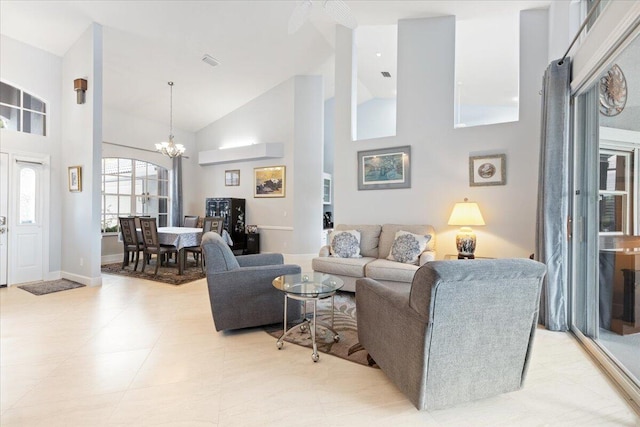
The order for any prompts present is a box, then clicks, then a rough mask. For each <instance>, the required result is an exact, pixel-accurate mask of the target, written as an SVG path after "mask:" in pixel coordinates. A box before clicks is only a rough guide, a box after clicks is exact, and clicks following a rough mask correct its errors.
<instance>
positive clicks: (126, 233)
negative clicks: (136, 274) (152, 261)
mask: <svg viewBox="0 0 640 427" xmlns="http://www.w3.org/2000/svg"><path fill="white" fill-rule="evenodd" d="M118 219H119V220H120V232H121V233H122V244H123V246H124V258H123V259H122V268H123V269H124V268H125V267H126V266H127V265H128V264H129V262H130V259H131V255H132V254H133V255H135V262H136V263H135V265H134V266H133V269H134V270H136V269H137V268H138V260H139V259H140V252H142V251H143V249H144V245H143V243H142V242H138V233H137V231H136V222H135V218H133V217H120V218H118ZM143 263H144V261H143Z"/></svg>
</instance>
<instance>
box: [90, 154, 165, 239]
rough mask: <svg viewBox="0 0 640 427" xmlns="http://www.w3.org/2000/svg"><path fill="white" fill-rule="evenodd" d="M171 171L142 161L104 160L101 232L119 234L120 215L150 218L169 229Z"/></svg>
mask: <svg viewBox="0 0 640 427" xmlns="http://www.w3.org/2000/svg"><path fill="white" fill-rule="evenodd" d="M168 206H169V171H168V170H167V169H165V168H163V167H161V166H158V165H154V164H153V163H147V162H144V161H142V160H135V159H121V158H103V159H102V226H101V227H102V232H103V233H111V232H117V231H118V228H119V226H120V224H119V222H118V217H121V216H151V217H155V218H157V219H158V226H159V227H166V226H167V225H168V223H169V220H168V216H169V214H168Z"/></svg>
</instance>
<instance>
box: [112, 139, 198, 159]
mask: <svg viewBox="0 0 640 427" xmlns="http://www.w3.org/2000/svg"><path fill="white" fill-rule="evenodd" d="M102 143H103V144H107V145H115V146H116V147H122V148H129V149H131V150H140V151H146V152H147V153H154V154H160V155H161V156H162V155H163V154H162V153H160V152H158V151H156V150H149V149H148V148H139V147H132V146H130V145H124V144H116V143H115V142H108V141H102ZM181 157H184V158H185V159H188V158H189V156H181Z"/></svg>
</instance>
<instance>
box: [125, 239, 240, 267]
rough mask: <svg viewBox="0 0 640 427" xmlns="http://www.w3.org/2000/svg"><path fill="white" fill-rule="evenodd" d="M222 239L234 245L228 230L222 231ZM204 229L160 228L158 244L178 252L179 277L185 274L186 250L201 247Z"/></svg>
mask: <svg viewBox="0 0 640 427" xmlns="http://www.w3.org/2000/svg"><path fill="white" fill-rule="evenodd" d="M137 231H138V239H139V240H142V230H141V229H138V230H137ZM222 238H223V239H224V240H225V241H226V242H227V244H229V245H230V246H231V245H233V241H232V240H231V236H229V233H228V232H227V230H222ZM201 241H202V228H194V227H158V243H160V244H161V245H164V246H175V248H176V249H177V250H178V275H182V274H183V273H184V267H185V264H186V262H185V261H186V251H185V249H186V248H189V247H193V246H200V242H201Z"/></svg>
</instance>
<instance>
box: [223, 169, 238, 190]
mask: <svg viewBox="0 0 640 427" xmlns="http://www.w3.org/2000/svg"><path fill="white" fill-rule="evenodd" d="M224 185H225V186H227V187H236V186H238V185H240V169H234V170H228V171H224Z"/></svg>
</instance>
